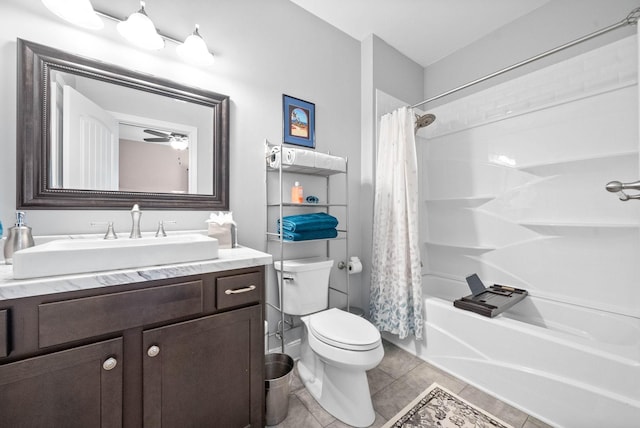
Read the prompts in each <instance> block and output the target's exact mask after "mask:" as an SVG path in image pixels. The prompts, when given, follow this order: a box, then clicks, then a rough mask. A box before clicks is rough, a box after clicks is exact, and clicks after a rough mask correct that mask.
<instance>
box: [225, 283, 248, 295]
mask: <svg viewBox="0 0 640 428" xmlns="http://www.w3.org/2000/svg"><path fill="white" fill-rule="evenodd" d="M255 289H256V286H255V285H250V286H248V287H245V288H238V289H236V290H224V294H240V293H246V292H248V291H253V290H255Z"/></svg>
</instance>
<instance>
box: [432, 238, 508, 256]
mask: <svg viewBox="0 0 640 428" xmlns="http://www.w3.org/2000/svg"><path fill="white" fill-rule="evenodd" d="M424 243H425V244H426V245H428V246H431V247H445V248H452V249H458V250H464V251H474V252H478V253H486V252H488V251H493V250H495V249H496V247H490V246H486V245H476V244H461V243H452V242H434V241H429V240H427V241H425V242H424Z"/></svg>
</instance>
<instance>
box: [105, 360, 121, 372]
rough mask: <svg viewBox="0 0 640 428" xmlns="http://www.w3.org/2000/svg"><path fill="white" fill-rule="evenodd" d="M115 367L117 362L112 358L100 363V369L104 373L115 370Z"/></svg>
mask: <svg viewBox="0 0 640 428" xmlns="http://www.w3.org/2000/svg"><path fill="white" fill-rule="evenodd" d="M117 365H118V360H116V359H115V358H113V357H110V358H107V359H106V360H104V363H102V368H103V369H105V370H106V371H109V370H113V369H115V368H116V366H117Z"/></svg>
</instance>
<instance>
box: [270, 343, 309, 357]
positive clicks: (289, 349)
mask: <svg viewBox="0 0 640 428" xmlns="http://www.w3.org/2000/svg"><path fill="white" fill-rule="evenodd" d="M301 342H302V341H301V340H300V339H296V340H293V341H291V342H289V343H285V344H284V353H285V354H287V355H289V356H290V357H291V358H293V359H294V360H298V359H299V358H300V344H301ZM279 352H282V348H281V347H280V346H277V347H275V348H269V352H268V353H269V354H273V353H279Z"/></svg>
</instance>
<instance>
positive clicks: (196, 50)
mask: <svg viewBox="0 0 640 428" xmlns="http://www.w3.org/2000/svg"><path fill="white" fill-rule="evenodd" d="M199 28H200V27H199V26H198V25H197V24H196V29H195V30H194V32H193V33H192V34H191V35H190V36H189V37H187V38H186V40H185V41H184V43H183V44H181V45H179V46H178V47H177V48H176V51H177V52H178V55H179V56H180V58H182V59H183V60H185V61H187V62H189V63H191V64H195V65H211V64H212V63H213V55H212V54H211V52H209V49H208V48H207V44H206V43H205V41H204V39H203V38H202V36H201V35H200V32H199V31H198V30H199Z"/></svg>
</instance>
